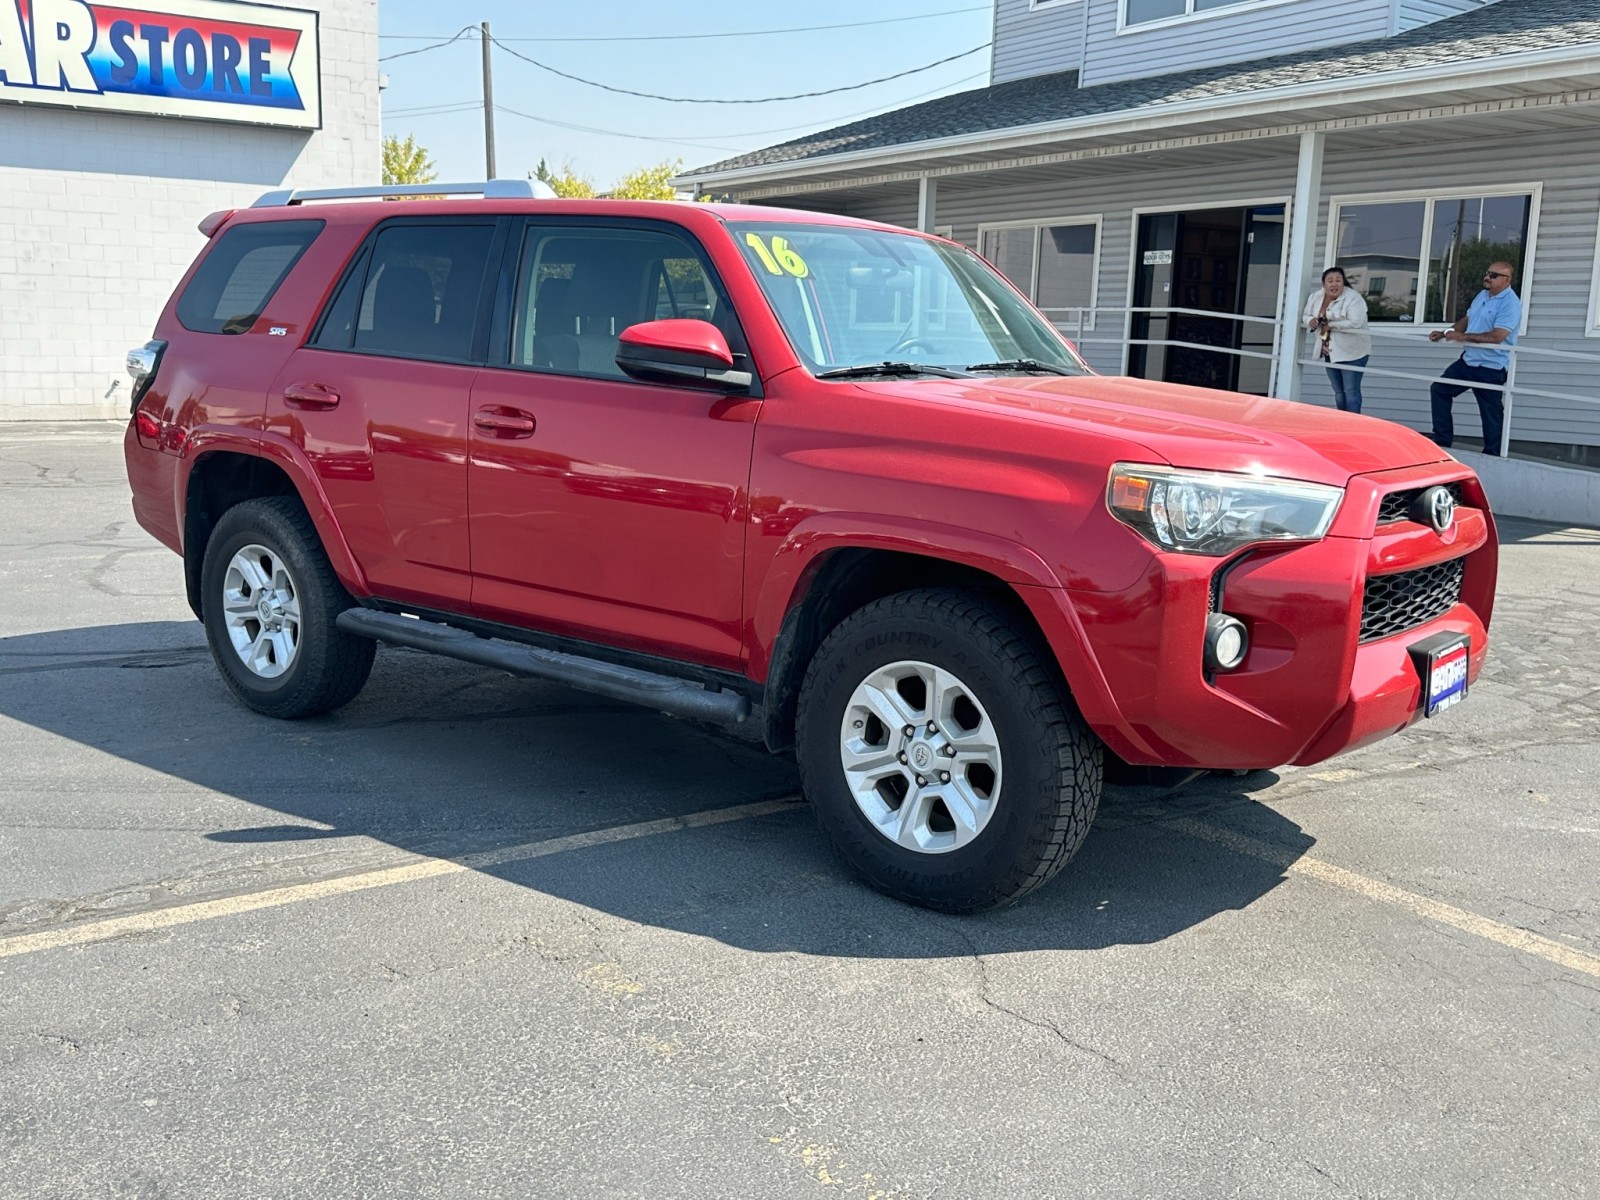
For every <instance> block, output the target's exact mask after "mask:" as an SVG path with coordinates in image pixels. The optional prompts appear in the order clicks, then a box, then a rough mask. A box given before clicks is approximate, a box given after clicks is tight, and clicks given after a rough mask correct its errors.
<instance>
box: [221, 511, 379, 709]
mask: <svg viewBox="0 0 1600 1200" xmlns="http://www.w3.org/2000/svg"><path fill="white" fill-rule="evenodd" d="M201 589H202V597H203V599H202V611H203V612H204V614H205V627H206V640H207V641H208V642H209V643H210V644H211V656H212V658H214V659H215V660H216V663H217V668H218V669H219V670H220V671H221V672H222V678H223V679H224V680H225V681H226V682H227V684H228V687H229V688H230V689H232V691H233V694H234V695H235V696H237V697H238V698H239V699H240V700H241V701H243V702H244V703H245V704H246V705H247V706H248V707H250V708H253V709H254V710H255V711H256V712H259V713H264V714H266V715H267V716H269V717H283V718H295V717H311V716H316V715H318V714H320V713H325V712H329V711H331V710H332V709H335V708H338V707H339V706H340V705H342V704H346V703H348V702H349V701H350V700H352V699H354V698H355V696H356V694H357V693H358V692H359V691H361V688H362V686H363V685H364V684H365V683H366V682H367V676H368V675H369V674H371V672H372V660H373V656H374V654H375V653H376V649H377V647H376V644H375V643H374V642H372V641H370V640H368V639H366V638H360V637H352V636H351V635H350V634H347V633H345V632H344V631H343V630H341V629H340V628H339V627H338V625H337V624H335V622H336V620H337V619H338V616H339V614H340V613H341V612H343V611H344V610H345V609H346V608H349V607H350V606H351V604H352V603H353V601H352V600H351V598H350V595H349V593H348V592H346V591H345V590H344V588H343V587H342V586H341V585H340V583H339V579H338V577H337V576H336V575H335V574H334V573H333V567H332V566H331V565H330V564H329V562H328V557H327V555H326V554H324V553H323V550H322V544H321V542H320V541H319V540H318V539H317V534H316V529H315V527H314V526H313V525H312V524H311V518H310V517H308V516H307V515H306V513H305V510H304V509H303V508H301V507H300V504H299V503H298V501H295V500H293V499H289V498H285V497H281V496H278V497H271V498H267V499H261V500H247V501H245V502H244V503H242V504H238V505H235V506H234V507H233V508H230V509H229V510H228V511H227V512H226V513H224V514H223V516H222V519H221V520H220V521H218V522H217V527H216V529H215V530H213V531H212V534H211V540H210V542H209V543H207V545H206V557H205V564H204V566H203V568H202V570H201Z"/></svg>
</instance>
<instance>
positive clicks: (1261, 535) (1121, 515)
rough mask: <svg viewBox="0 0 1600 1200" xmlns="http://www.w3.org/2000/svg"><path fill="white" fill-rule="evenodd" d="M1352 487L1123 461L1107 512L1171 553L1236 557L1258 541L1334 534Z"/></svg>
mask: <svg viewBox="0 0 1600 1200" xmlns="http://www.w3.org/2000/svg"><path fill="white" fill-rule="evenodd" d="M1343 498H1344V489H1343V488H1336V487H1328V486H1326V485H1324V484H1320V483H1296V482H1293V481H1290V480H1283V479H1265V478H1261V477H1258V476H1255V475H1231V474H1223V473H1221V472H1216V471H1180V470H1176V469H1174V468H1172V467H1146V466H1141V465H1139V464H1138V463H1117V464H1116V465H1115V466H1114V467H1112V468H1111V481H1110V483H1109V484H1108V485H1107V487H1106V506H1107V507H1108V508H1109V509H1110V510H1111V515H1112V516H1114V517H1115V518H1116V519H1117V520H1119V521H1121V522H1122V523H1123V524H1124V525H1128V526H1130V527H1132V528H1133V529H1136V530H1138V531H1139V533H1140V534H1142V535H1143V536H1144V537H1145V539H1146V540H1148V541H1150V542H1152V543H1154V544H1155V545H1156V546H1159V547H1160V548H1161V549H1163V550H1176V551H1179V552H1181V553H1184V554H1216V555H1222V554H1232V553H1233V552H1234V551H1235V550H1242V549H1243V548H1244V547H1246V546H1253V545H1255V544H1256V543H1258V542H1301V541H1314V540H1316V539H1317V538H1320V537H1321V536H1322V535H1323V534H1325V533H1327V532H1328V526H1329V525H1331V524H1333V515H1334V514H1335V513H1336V512H1338V511H1339V501H1340V500H1342V499H1343Z"/></svg>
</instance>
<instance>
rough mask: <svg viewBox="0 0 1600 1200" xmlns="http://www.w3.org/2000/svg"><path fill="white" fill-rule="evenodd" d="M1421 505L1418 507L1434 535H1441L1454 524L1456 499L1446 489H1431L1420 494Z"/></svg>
mask: <svg viewBox="0 0 1600 1200" xmlns="http://www.w3.org/2000/svg"><path fill="white" fill-rule="evenodd" d="M1421 499H1422V504H1421V505H1420V506H1419V507H1421V508H1422V510H1423V512H1424V513H1425V514H1426V515H1427V520H1428V524H1429V525H1432V526H1433V529H1434V532H1435V533H1443V532H1444V531H1445V530H1447V529H1449V528H1450V526H1451V525H1453V524H1455V519H1456V498H1455V497H1454V496H1452V495H1451V494H1450V489H1449V488H1447V487H1431V488H1429V489H1428V490H1427V491H1426V492H1424V493H1423V494H1422V497H1421Z"/></svg>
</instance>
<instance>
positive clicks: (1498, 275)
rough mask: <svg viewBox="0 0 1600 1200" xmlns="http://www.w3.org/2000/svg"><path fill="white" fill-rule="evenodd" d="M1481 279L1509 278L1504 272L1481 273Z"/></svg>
mask: <svg viewBox="0 0 1600 1200" xmlns="http://www.w3.org/2000/svg"><path fill="white" fill-rule="evenodd" d="M1483 277H1484V278H1485V279H1510V278H1511V276H1510V274H1509V273H1507V272H1505V271H1485V272H1484V273H1483Z"/></svg>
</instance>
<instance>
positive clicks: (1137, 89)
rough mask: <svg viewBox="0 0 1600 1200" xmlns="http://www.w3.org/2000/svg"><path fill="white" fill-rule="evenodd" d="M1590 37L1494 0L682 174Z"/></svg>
mask: <svg viewBox="0 0 1600 1200" xmlns="http://www.w3.org/2000/svg"><path fill="white" fill-rule="evenodd" d="M1593 42H1600V0H1499V3H1495V4H1489V5H1486V6H1485V7H1484V8H1481V9H1477V10H1476V11H1473V12H1469V13H1463V14H1462V15H1460V16H1456V17H1450V18H1448V19H1446V20H1443V21H1438V22H1435V23H1434V24H1431V25H1423V26H1421V27H1419V28H1416V29H1412V30H1408V31H1407V32H1405V33H1401V34H1397V35H1395V36H1393V37H1384V38H1374V39H1372V40H1369V41H1364V42H1354V43H1347V44H1345V45H1342V46H1332V47H1323V48H1321V49H1317V50H1306V51H1301V52H1298V53H1294V54H1277V55H1273V56H1271V57H1270V58H1258V59H1253V60H1251V61H1249V62H1242V63H1232V64H1230V65H1227V66H1220V67H1206V68H1203V69H1200V70H1195V71H1180V72H1177V73H1175V74H1171V75H1158V76H1154V77H1152V78H1148V79H1127V80H1120V81H1118V82H1116V83H1103V84H1100V85H1098V86H1096V87H1087V88H1080V87H1079V86H1078V72H1076V71H1060V72H1057V73H1055V74H1051V75H1036V76H1032V77H1030V78H1027V79H1018V80H1013V81H1012V82H1010V83H1001V84H997V85H995V86H993V87H985V88H974V89H973V90H971V91H967V92H958V93H956V94H955V95H951V96H941V97H940V98H939V99H937V100H929V101H927V102H925V103H923V104H914V105H912V106H910V107H909V108H901V109H896V110H895V111H894V112H888V113H883V114H881V115H879V116H876V117H868V118H867V119H866V120H863V121H854V122H852V123H851V124H849V125H840V126H837V127H836V128H833V129H827V130H823V131H821V132H819V133H812V134H807V135H806V136H805V137H800V138H795V139H793V140H792V141H788V142H784V143H782V144H781V145H777V146H769V147H768V148H767V149H765V150H756V151H753V152H752V153H749V154H741V155H739V156H738V157H736V158H728V159H724V160H723V161H721V162H718V163H713V164H711V165H709V166H705V167H699V168H697V169H696V170H693V171H685V172H683V174H684V175H685V176H693V175H705V174H710V173H713V172H723V171H732V170H737V169H739V168H742V167H758V166H768V165H772V164H776V163H785V162H803V161H806V160H808V159H818V158H825V157H827V156H828V155H831V154H842V153H846V152H849V151H857V150H876V149H882V148H884V147H889V146H907V145H910V144H912V143H915V142H924V141H931V140H934V139H938V138H949V137H959V136H961V135H963V134H981V133H988V132H992V131H995V130H1004V129H1016V128H1020V127H1022V126H1027V125H1037V124H1041V123H1043V122H1048V121H1061V120H1067V119H1070V118H1073V117H1092V116H1111V115H1113V114H1118V113H1126V112H1129V111H1131V110H1136V109H1140V108H1145V107H1148V106H1150V105H1156V104H1169V103H1175V102H1178V101H1183V100H1199V99H1204V98H1205V97H1207V96H1214V97H1231V96H1239V95H1242V94H1245V93H1248V92H1254V91H1261V90H1264V89H1266V88H1276V87H1285V86H1290V85H1293V84H1307V83H1316V82H1319V81H1328V82H1334V81H1338V80H1346V81H1347V80H1350V79H1354V78H1356V77H1359V76H1362V75H1374V74H1378V73H1380V72H1388V71H1403V70H1408V69H1412V68H1417V67H1429V66H1444V65H1447V64H1450V63H1469V62H1474V61H1479V60H1483V59H1487V58H1494V57H1497V56H1499V55H1503V54H1520V53H1525V52H1528V51H1533V50H1551V49H1558V48H1561V47H1567V46H1577V45H1582V44H1584V43H1593Z"/></svg>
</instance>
